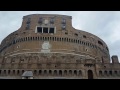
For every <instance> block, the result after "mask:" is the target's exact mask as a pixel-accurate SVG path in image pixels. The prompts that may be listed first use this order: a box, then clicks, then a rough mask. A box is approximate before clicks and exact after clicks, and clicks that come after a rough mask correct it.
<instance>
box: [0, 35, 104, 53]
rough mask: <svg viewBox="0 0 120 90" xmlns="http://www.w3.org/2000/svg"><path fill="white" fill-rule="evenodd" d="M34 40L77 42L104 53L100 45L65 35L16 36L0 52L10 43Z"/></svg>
mask: <svg viewBox="0 0 120 90" xmlns="http://www.w3.org/2000/svg"><path fill="white" fill-rule="evenodd" d="M34 40H41V41H62V42H70V43H77V44H81V45H85V46H88V47H90V48H95V49H100V51H102V52H103V53H106V50H104V49H101V48H100V47H97V46H96V45H93V44H92V43H90V42H85V41H81V40H78V39H73V38H67V37H64V38H62V37H24V38H18V39H16V40H13V41H12V42H11V43H9V44H8V45H5V46H4V47H3V48H2V49H0V52H2V51H3V50H4V49H6V48H7V47H9V46H11V45H12V44H16V43H19V42H24V41H34Z"/></svg>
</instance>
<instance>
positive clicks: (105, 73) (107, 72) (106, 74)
mask: <svg viewBox="0 0 120 90" xmlns="http://www.w3.org/2000/svg"><path fill="white" fill-rule="evenodd" d="M114 75H120V71H117V70H115V71H112V70H105V71H102V70H100V71H99V76H114Z"/></svg>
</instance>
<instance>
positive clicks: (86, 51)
mask: <svg viewBox="0 0 120 90" xmlns="http://www.w3.org/2000/svg"><path fill="white" fill-rule="evenodd" d="M0 55H1V57H2V59H1V63H2V62H4V63H5V64H4V67H2V65H1V69H5V70H9V69H11V70H15V71H14V72H15V73H16V78H20V77H21V75H22V74H23V73H24V71H27V70H28V71H29V70H31V71H32V72H33V75H34V78H47V77H48V78H53V77H54V78H55V77H60V76H59V74H61V77H69V78H73V77H74V78H86V77H87V76H86V74H85V68H84V65H85V64H84V63H85V62H87V61H92V62H94V63H110V55H109V49H108V47H107V45H106V43H105V42H104V41H103V40H102V39H100V38H99V37H97V36H95V35H93V34H91V33H88V32H85V31H82V30H77V29H75V28H74V27H73V26H72V17H71V16H67V15H56V14H31V15H27V16H24V17H23V22H22V25H21V27H20V28H19V29H18V30H16V31H15V32H13V33H11V34H10V35H8V36H7V37H6V38H5V39H4V40H3V41H2V42H1V45H0ZM3 60H4V61H3ZM77 64H78V65H77ZM17 70H19V73H20V72H21V74H20V75H17ZM40 70H41V71H40ZM50 70H51V71H50ZM55 70H56V71H55ZM65 70H66V71H65ZM70 70H71V71H70ZM82 70H83V71H82ZM92 70H93V74H95V72H96V71H95V70H94V68H93V69H92ZM39 71H40V72H41V73H42V74H41V75H39V73H40V72H39ZM2 72H4V71H2ZM6 72H8V71H6ZM70 72H71V76H70V75H69V74H70ZM79 72H83V73H82V77H79V74H80V73H79ZM12 73H13V71H12ZM45 73H47V74H46V75H47V77H46V76H45V75H44V74H45ZM49 73H51V75H49ZM54 73H56V75H58V76H55V75H54ZM65 73H66V74H65ZM74 73H76V76H74V75H73V74H74ZM72 75H73V76H72ZM77 75H78V76H77ZM96 77H97V75H94V78H96ZM12 78H14V77H12Z"/></svg>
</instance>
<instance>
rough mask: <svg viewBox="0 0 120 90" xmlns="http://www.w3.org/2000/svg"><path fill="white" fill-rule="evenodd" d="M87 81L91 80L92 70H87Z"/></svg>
mask: <svg viewBox="0 0 120 90" xmlns="http://www.w3.org/2000/svg"><path fill="white" fill-rule="evenodd" d="M88 79H93V72H92V70H88Z"/></svg>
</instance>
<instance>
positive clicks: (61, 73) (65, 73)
mask: <svg viewBox="0 0 120 90" xmlns="http://www.w3.org/2000/svg"><path fill="white" fill-rule="evenodd" d="M25 71H26V70H0V75H22V74H23V73H24V72H25ZM30 71H32V72H33V75H55V76H82V71H81V70H30Z"/></svg>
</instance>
